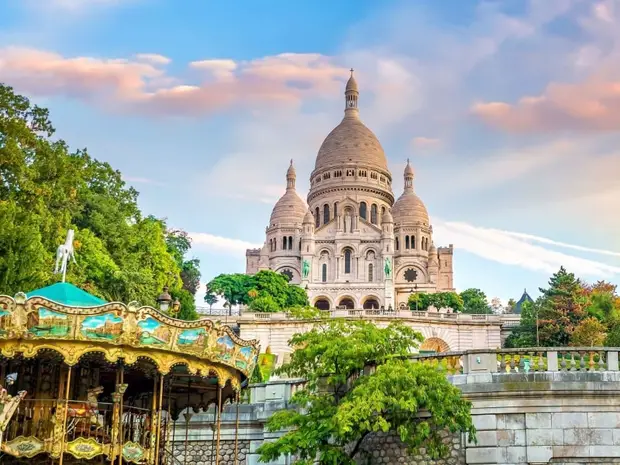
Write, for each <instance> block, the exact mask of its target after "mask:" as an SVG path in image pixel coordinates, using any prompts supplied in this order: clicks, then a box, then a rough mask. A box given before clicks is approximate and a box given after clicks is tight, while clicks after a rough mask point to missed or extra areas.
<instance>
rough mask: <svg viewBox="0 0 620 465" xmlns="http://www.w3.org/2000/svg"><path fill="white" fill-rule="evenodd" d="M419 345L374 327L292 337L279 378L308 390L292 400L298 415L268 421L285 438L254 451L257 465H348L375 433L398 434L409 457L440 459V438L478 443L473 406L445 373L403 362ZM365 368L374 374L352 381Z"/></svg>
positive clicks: (337, 325)
mask: <svg viewBox="0 0 620 465" xmlns="http://www.w3.org/2000/svg"><path fill="white" fill-rule="evenodd" d="M317 318H318V317H317ZM421 340H422V337H421V335H420V334H419V333H416V332H415V331H414V330H412V329H411V328H408V327H407V326H405V325H403V324H400V323H393V324H391V325H389V326H388V327H386V328H378V327H377V326H375V325H374V324H372V323H370V322H365V321H346V320H341V319H327V320H322V321H320V322H319V323H318V324H317V325H316V326H315V327H314V328H313V329H312V330H311V331H308V332H306V333H303V334H297V335H295V336H294V337H293V338H292V339H291V341H290V344H291V346H293V347H298V349H297V350H295V352H294V353H293V354H292V356H291V361H290V362H289V363H287V364H285V365H284V366H283V367H282V368H281V370H280V371H279V372H285V373H287V374H288V375H289V376H293V377H304V378H305V379H306V380H307V384H306V386H305V388H304V389H302V390H300V391H298V392H296V393H295V395H294V396H293V398H292V403H293V404H294V405H296V406H297V407H298V409H297V410H282V411H279V412H277V413H276V414H275V415H273V416H272V417H271V418H270V420H269V422H268V425H267V427H268V429H269V430H270V431H285V433H284V434H283V435H282V436H281V437H280V438H278V439H276V440H275V441H273V442H268V443H265V444H263V445H262V446H261V447H260V448H259V449H258V453H259V454H260V457H261V460H262V461H270V460H277V459H278V458H279V457H281V456H282V455H285V454H293V455H295V456H296V457H298V458H297V461H296V462H294V463H296V464H303V465H309V464H314V463H318V464H321V465H328V464H329V465H332V464H339V465H353V464H354V463H356V462H355V460H356V459H360V458H361V455H360V454H361V451H362V449H363V443H364V439H365V438H366V437H368V436H369V435H371V434H373V433H380V432H393V433H396V434H398V435H399V436H400V438H401V440H402V441H403V442H404V443H405V444H406V445H407V446H408V447H409V449H410V451H411V452H412V453H415V452H416V451H417V450H419V448H420V447H422V446H423V447H425V448H426V450H427V452H428V453H429V454H430V455H431V457H433V458H439V457H442V456H445V455H446V454H447V453H448V448H447V447H446V444H445V443H444V442H443V441H442V439H441V435H440V434H441V432H442V431H449V432H452V433H457V432H467V433H469V434H470V436H471V437H472V438H475V429H474V426H473V424H472V420H471V415H470V409H471V405H470V403H469V402H468V401H466V400H464V399H463V398H462V397H461V395H460V391H459V390H458V389H457V388H456V387H454V386H453V385H452V384H451V383H450V382H448V380H447V378H446V376H445V374H444V373H443V372H441V371H438V370H437V369H436V368H432V367H429V366H426V365H423V364H419V363H413V362H411V361H408V360H405V359H403V357H406V356H407V355H408V354H410V353H411V351H412V350H413V349H414V348H415V347H416V346H417V344H418V342H420V341H421ZM369 365H373V366H376V370H375V371H374V373H372V374H369V375H364V376H357V375H358V374H359V373H360V372H361V371H362V370H363V369H364V368H365V367H367V366H369ZM422 411H424V412H425V413H427V416H419V414H420V413H421V412H422Z"/></svg>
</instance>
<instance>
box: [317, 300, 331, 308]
mask: <svg viewBox="0 0 620 465" xmlns="http://www.w3.org/2000/svg"><path fill="white" fill-rule="evenodd" d="M329 307H330V305H329V300H327V299H318V300H317V301H316V302H315V303H314V308H317V309H319V310H329Z"/></svg>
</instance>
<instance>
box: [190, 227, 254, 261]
mask: <svg viewBox="0 0 620 465" xmlns="http://www.w3.org/2000/svg"><path fill="white" fill-rule="evenodd" d="M188 234H189V236H190V237H191V238H192V246H193V247H196V248H197V249H205V250H208V251H210V252H213V253H218V254H224V255H233V256H240V255H241V256H244V255H245V251H246V250H247V249H256V248H259V247H262V244H252V243H251V242H247V241H242V240H239V239H231V238H229V237H222V236H215V235H213V234H209V233H203V232H190V233H188Z"/></svg>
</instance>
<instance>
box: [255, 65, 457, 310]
mask: <svg viewBox="0 0 620 465" xmlns="http://www.w3.org/2000/svg"><path fill="white" fill-rule="evenodd" d="M358 100H359V92H358V87H357V83H356V81H355V79H354V78H353V76H351V79H349V82H348V83H347V87H346V90H345V112H344V113H345V115H344V118H343V120H342V121H341V123H340V124H339V125H338V126H336V128H334V129H333V130H332V132H331V133H330V134H329V135H328V136H327V137H326V139H325V141H324V142H323V144H322V145H321V148H320V149H319V152H318V154H317V158H316V164H315V168H314V170H313V171H312V173H311V175H310V191H309V193H308V196H307V204H306V203H305V202H304V201H303V200H302V199H301V197H300V196H299V195H298V194H297V192H296V190H295V183H296V172H295V169H294V168H293V164H292V161H291V166H290V167H289V169H288V171H287V174H286V185H287V188H286V192H285V194H284V195H283V196H282V197H281V198H280V199H279V200H278V202H277V203H276V205H275V207H274V209H273V211H272V214H271V218H270V221H269V225H268V226H267V228H266V240H265V243H264V245H263V247H262V248H261V249H252V250H248V251H247V252H246V272H247V273H248V274H254V273H256V272H258V271H260V270H273V271H276V272H280V273H283V274H285V275H287V276H288V277H290V279H291V282H292V283H294V284H299V285H301V286H303V287H304V288H305V289H306V290H307V292H308V296H309V298H310V302H311V304H312V305H315V306H316V307H318V308H321V309H323V310H329V309H335V308H347V309H361V308H365V309H379V308H385V309H386V310H387V309H389V308H392V309H396V308H402V307H404V306H406V302H407V299H408V297H409V295H410V294H411V292H413V291H415V290H417V291H423V292H436V291H445V290H453V287H454V284H453V271H452V270H453V252H454V250H453V247H452V245H450V246H449V247H438V248H436V247H435V245H434V243H433V227H432V225H431V224H430V220H429V215H428V212H427V210H426V206H425V205H424V203H423V202H422V200H421V199H420V198H419V197H418V196H417V194H416V193H415V191H414V183H413V180H414V172H413V168H412V167H411V165H410V164H409V162H407V166H406V168H405V171H404V181H405V188H404V192H403V193H402V195H401V196H400V197H399V198H398V200H395V196H394V193H393V191H392V174H391V173H390V171H389V169H388V163H387V158H386V156H385V153H384V151H383V148H382V147H381V144H380V142H379V140H378V139H377V137H376V136H375V135H374V134H373V133H372V131H371V130H370V129H368V128H367V127H366V126H365V125H364V124H363V123H362V121H361V119H360V115H359V108H358Z"/></svg>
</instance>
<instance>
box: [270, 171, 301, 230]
mask: <svg viewBox="0 0 620 465" xmlns="http://www.w3.org/2000/svg"><path fill="white" fill-rule="evenodd" d="M295 178H296V176H295V167H294V166H293V160H291V165H290V166H289V168H288V170H287V171H286V192H285V193H284V195H283V196H282V197H280V200H278V201H277V203H276V205H275V206H274V207H273V210H272V211H271V218H270V220H269V225H270V226H273V225H274V224H297V223H299V224H301V223H302V221H303V219H304V215H305V214H306V211H307V210H308V207H307V205H306V202H304V201H303V200H302V199H301V197H299V195H297V192H296V191H295Z"/></svg>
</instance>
